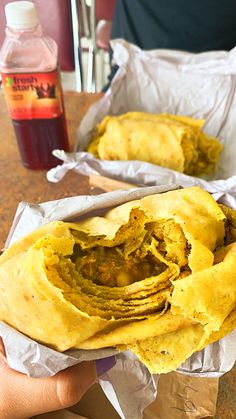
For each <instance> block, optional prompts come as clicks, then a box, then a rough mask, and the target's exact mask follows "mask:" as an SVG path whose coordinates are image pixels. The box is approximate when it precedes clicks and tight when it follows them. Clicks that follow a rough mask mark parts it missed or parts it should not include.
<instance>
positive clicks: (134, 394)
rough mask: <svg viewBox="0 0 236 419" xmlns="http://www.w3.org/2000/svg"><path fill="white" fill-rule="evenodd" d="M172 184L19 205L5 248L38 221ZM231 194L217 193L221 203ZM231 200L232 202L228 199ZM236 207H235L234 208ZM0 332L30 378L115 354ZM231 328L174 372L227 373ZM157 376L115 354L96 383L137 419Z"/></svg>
mask: <svg viewBox="0 0 236 419" xmlns="http://www.w3.org/2000/svg"><path fill="white" fill-rule="evenodd" d="M177 187H178V186H177V185H172V186H169V185H164V186H162V187H157V186H153V187H145V188H138V189H137V188H136V189H132V190H128V191H127V190H126V191H114V192H110V193H106V194H101V195H97V196H78V197H72V198H66V199H62V200H57V201H51V202H46V203H42V204H39V205H32V204H27V203H21V204H20V205H19V207H18V210H17V212H16V216H15V219H14V222H13V226H12V230H11V232H10V235H9V238H8V242H7V243H8V246H9V245H10V244H12V243H13V242H14V241H16V240H18V239H20V238H21V237H22V236H24V235H25V234H28V233H30V232H31V231H32V230H34V229H35V228H37V227H39V226H40V225H42V224H45V223H48V222H50V221H53V220H67V221H72V220H73V221H76V220H78V219H81V217H85V215H86V217H87V216H89V215H98V214H99V215H101V214H102V213H104V212H105V211H106V210H107V209H109V208H111V207H114V206H117V205H119V204H122V203H124V202H127V201H130V200H134V199H139V198H142V197H144V196H146V195H150V194H154V193H159V192H165V191H167V190H170V189H176V188H177ZM224 198H227V199H226V201H227V202H228V201H230V198H232V196H231V195H230V194H226V195H225V196H223V195H222V196H221V200H222V202H224V203H225V202H226V201H225V199H224ZM233 201H234V200H233V198H232V202H233ZM234 208H236V205H235V207H234ZM0 336H2V338H3V341H4V345H5V348H6V353H7V359H8V362H9V364H10V366H11V367H13V368H15V369H16V370H19V371H21V372H24V373H25V374H28V375H29V376H32V377H45V376H50V375H54V374H56V373H57V372H58V371H60V370H62V369H64V368H67V367H68V366H71V365H74V364H76V363H78V362H81V361H82V360H89V359H99V358H104V357H106V356H110V355H111V354H113V353H115V351H114V352H113V351H111V350H110V349H105V350H96V351H82V350H76V351H67V352H66V353H63V354H62V353H59V352H57V351H54V350H52V349H49V348H47V347H46V346H44V345H40V344H38V343H37V342H35V341H33V340H32V339H29V338H28V337H26V336H24V335H23V334H21V333H19V332H17V331H16V330H14V329H12V328H11V327H9V326H7V325H6V324H4V323H0ZM235 347H236V330H234V331H233V332H232V333H231V334H229V335H228V336H226V337H225V338H223V339H221V340H220V341H218V342H216V343H214V344H212V345H209V346H208V347H207V348H205V349H204V350H202V351H201V352H198V353H196V354H193V355H192V356H191V357H190V358H189V359H188V360H186V362H184V364H182V365H181V367H180V368H179V369H178V371H179V372H182V373H184V374H189V375H194V376H195V375H196V376H204V377H219V376H220V375H222V374H224V373H225V372H227V371H229V370H230V369H231V368H232V366H233V364H234V362H235V360H236V351H235ZM156 382H157V377H155V376H151V374H150V373H149V372H148V370H147V368H146V367H145V366H144V365H143V364H141V363H140V362H139V361H138V360H137V358H136V357H135V356H134V355H133V354H131V353H130V352H128V351H127V352H124V353H122V354H118V355H117V363H116V365H115V366H114V367H113V368H112V370H110V371H108V372H107V373H106V374H105V375H104V376H103V377H102V379H101V380H100V384H101V385H102V388H103V390H104V392H105V393H106V395H107V397H108V398H109V400H110V402H111V403H112V404H113V406H114V407H115V409H116V410H117V412H118V413H119V414H120V416H121V418H124V419H133V418H134V417H135V419H141V418H142V412H143V410H144V408H145V407H146V406H147V405H149V404H150V403H151V402H152V401H153V400H154V399H155V397H156V391H157V385H156Z"/></svg>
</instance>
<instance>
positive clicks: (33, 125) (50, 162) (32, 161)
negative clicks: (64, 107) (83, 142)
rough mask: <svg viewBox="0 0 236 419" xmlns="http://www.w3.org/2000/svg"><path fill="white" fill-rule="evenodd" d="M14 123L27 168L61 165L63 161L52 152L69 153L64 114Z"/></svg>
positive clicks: (46, 167) (14, 121) (21, 153)
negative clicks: (51, 117)
mask: <svg viewBox="0 0 236 419" xmlns="http://www.w3.org/2000/svg"><path fill="white" fill-rule="evenodd" d="M12 122H13V126H14V129H15V134H16V139H17V143H18V147H19V151H20V155H21V160H22V163H23V165H24V166H25V167H26V168H28V169H49V168H51V167H54V166H56V165H57V164H61V160H59V159H57V158H56V157H54V156H53V155H52V150H54V149H56V148H59V149H63V150H65V151H69V143H68V137H67V128H66V122H65V115H64V114H63V115H61V116H60V117H58V118H53V119H31V120H27V119H26V120H20V121H17V120H13V121H12ZM32 138H33V141H32Z"/></svg>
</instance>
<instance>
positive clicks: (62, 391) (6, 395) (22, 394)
mask: <svg viewBox="0 0 236 419" xmlns="http://www.w3.org/2000/svg"><path fill="white" fill-rule="evenodd" d="M96 380H97V375H96V369H95V363H94V362H83V363H81V364H78V365H75V366H73V367H70V368H67V369H66V370H64V371H61V372H59V373H58V374H56V375H55V376H53V377H49V378H29V377H27V376H26V375H24V374H21V373H19V372H17V371H15V370H12V369H11V368H5V369H1V374H0V417H1V418H4V417H7V418H9V419H23V418H26V417H29V416H34V415H37V414H40V413H46V412H50V411H53V410H59V409H63V408H64V407H69V406H72V405H73V404H75V403H77V402H78V401H79V400H80V399H81V397H82V396H83V394H84V393H85V392H86V391H87V390H88V389H89V388H90V387H91V386H92V385H93V384H94V383H95V382H96ZM5 413H7V415H6V416H4V414H5Z"/></svg>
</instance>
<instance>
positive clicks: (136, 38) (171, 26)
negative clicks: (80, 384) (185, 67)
mask: <svg viewBox="0 0 236 419" xmlns="http://www.w3.org/2000/svg"><path fill="white" fill-rule="evenodd" d="M111 38H112V39H114V38H123V39H125V40H127V41H129V42H131V43H133V44H135V45H137V46H139V47H140V48H142V49H155V48H168V49H180V50H185V51H191V52H202V51H208V50H222V49H224V50H229V49H231V48H233V47H234V46H235V45H236V0H116V6H115V13H114V18H113V28H112V36H111Z"/></svg>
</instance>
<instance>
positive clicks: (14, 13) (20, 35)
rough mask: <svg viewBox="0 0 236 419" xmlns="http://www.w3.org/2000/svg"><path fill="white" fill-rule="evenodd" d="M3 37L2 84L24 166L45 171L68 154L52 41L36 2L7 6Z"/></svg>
mask: <svg viewBox="0 0 236 419" xmlns="http://www.w3.org/2000/svg"><path fill="white" fill-rule="evenodd" d="M5 11H6V20H7V27H6V38H5V40H4V42H3V45H2V48H1V51H0V69H1V73H2V84H3V87H4V93H5V99H6V102H7V105H8V109H9V114H10V117H11V119H12V123H13V127H14V130H15V134H16V139H17V143H18V146H19V151H20V156H21V159H22V163H23V165H24V166H25V167H27V168H29V169H49V168H51V167H53V166H56V165H57V164H61V161H60V160H58V159H57V158H56V157H54V156H53V155H52V150H54V149H63V150H65V151H69V143H68V134H67V128H66V121H65V113H64V106H63V93H62V87H61V81H60V71H59V63H58V47H57V44H56V43H55V41H54V40H53V39H51V38H49V37H48V36H46V35H44V33H43V31H42V28H41V26H40V24H39V20H38V16H37V11H36V8H35V5H34V3H32V2H28V1H18V2H10V3H8V4H7V5H6V8H5Z"/></svg>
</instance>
